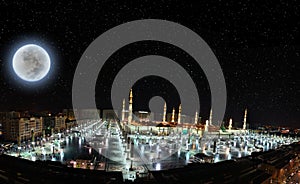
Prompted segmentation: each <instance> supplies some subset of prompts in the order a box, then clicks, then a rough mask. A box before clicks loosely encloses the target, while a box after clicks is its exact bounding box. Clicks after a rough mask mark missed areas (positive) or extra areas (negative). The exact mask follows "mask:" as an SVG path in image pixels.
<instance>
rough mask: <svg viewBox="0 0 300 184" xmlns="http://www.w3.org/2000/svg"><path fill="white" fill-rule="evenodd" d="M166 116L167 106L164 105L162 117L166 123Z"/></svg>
mask: <svg viewBox="0 0 300 184" xmlns="http://www.w3.org/2000/svg"><path fill="white" fill-rule="evenodd" d="M166 115H167V104H166V103H165V105H164V115H163V122H166Z"/></svg>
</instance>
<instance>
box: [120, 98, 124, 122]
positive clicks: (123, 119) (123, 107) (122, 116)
mask: <svg viewBox="0 0 300 184" xmlns="http://www.w3.org/2000/svg"><path fill="white" fill-rule="evenodd" d="M121 120H122V121H124V120H125V98H124V99H123V106H122V119H121Z"/></svg>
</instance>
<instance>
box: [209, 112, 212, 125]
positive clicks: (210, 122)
mask: <svg viewBox="0 0 300 184" xmlns="http://www.w3.org/2000/svg"><path fill="white" fill-rule="evenodd" d="M209 125H210V126H211V125H212V109H210V114H209Z"/></svg>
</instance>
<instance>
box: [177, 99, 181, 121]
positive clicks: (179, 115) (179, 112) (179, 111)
mask: <svg viewBox="0 0 300 184" xmlns="http://www.w3.org/2000/svg"><path fill="white" fill-rule="evenodd" d="M180 123H181V104H180V105H179V109H178V119H177V124H180Z"/></svg>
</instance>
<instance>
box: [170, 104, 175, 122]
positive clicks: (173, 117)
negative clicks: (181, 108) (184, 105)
mask: <svg viewBox="0 0 300 184" xmlns="http://www.w3.org/2000/svg"><path fill="white" fill-rule="evenodd" d="M171 122H172V123H174V122H175V108H174V107H173V111H172V119H171Z"/></svg>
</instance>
